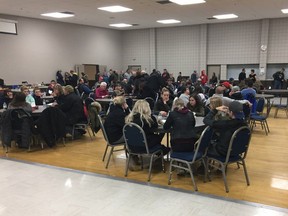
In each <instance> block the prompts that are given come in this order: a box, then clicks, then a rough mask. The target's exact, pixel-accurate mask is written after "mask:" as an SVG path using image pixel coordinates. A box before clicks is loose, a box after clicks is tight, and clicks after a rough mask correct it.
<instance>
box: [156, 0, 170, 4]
mask: <svg viewBox="0 0 288 216" xmlns="http://www.w3.org/2000/svg"><path fill="white" fill-rule="evenodd" d="M157 3H158V4H170V3H172V2H170V1H169V0H163V1H157Z"/></svg>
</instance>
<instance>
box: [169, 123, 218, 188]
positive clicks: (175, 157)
mask: <svg viewBox="0 0 288 216" xmlns="http://www.w3.org/2000/svg"><path fill="white" fill-rule="evenodd" d="M212 134H213V130H212V129H211V128H210V127H209V126H208V127H206V128H205V129H204V131H203V132H202V134H201V136H200V138H199V139H198V141H197V142H196V143H195V150H194V151H193V152H173V149H172V153H171V155H170V158H171V159H170V167H169V176H168V184H169V185H170V184H171V176H172V167H174V168H179V169H183V170H186V171H188V172H189V173H190V176H191V179H192V183H193V186H194V190H195V191H198V188H197V185H196V182H195V180H194V176H193V171H192V165H193V164H195V163H197V162H198V161H202V162H203V165H204V168H205V171H206V170H207V169H206V162H205V156H206V150H207V148H208V145H209V143H210V141H211V137H212ZM184 165H186V166H184ZM204 182H206V173H205V176H204Z"/></svg>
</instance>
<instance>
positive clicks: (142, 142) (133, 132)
mask: <svg viewBox="0 0 288 216" xmlns="http://www.w3.org/2000/svg"><path fill="white" fill-rule="evenodd" d="M123 135H124V139H125V147H126V150H127V153H128V158H127V160H126V167H125V176H127V175H128V167H129V163H130V159H131V156H132V155H137V156H140V157H141V158H142V157H143V156H148V157H149V158H150V163H149V172H148V179H147V180H148V181H150V179H151V170H152V165H153V159H154V158H155V157H157V158H158V157H161V159H162V169H163V172H165V166H164V157H163V151H162V145H161V144H159V145H155V146H153V147H149V146H148V143H147V139H146V135H145V132H144V131H143V129H142V128H141V127H140V126H139V125H137V124H135V123H128V124H126V125H125V126H124V127H123ZM142 169H143V160H142Z"/></svg>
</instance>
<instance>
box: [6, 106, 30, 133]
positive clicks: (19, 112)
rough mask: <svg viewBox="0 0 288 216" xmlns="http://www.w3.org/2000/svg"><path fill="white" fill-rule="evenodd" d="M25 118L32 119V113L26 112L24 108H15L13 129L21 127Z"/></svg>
mask: <svg viewBox="0 0 288 216" xmlns="http://www.w3.org/2000/svg"><path fill="white" fill-rule="evenodd" d="M23 119H29V120H31V121H32V117H31V115H30V113H28V112H26V111H25V110H24V109H13V110H12V111H11V122H12V129H14V130H19V129H21V127H22V122H23Z"/></svg>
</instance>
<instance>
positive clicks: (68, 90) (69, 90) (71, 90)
mask: <svg viewBox="0 0 288 216" xmlns="http://www.w3.org/2000/svg"><path fill="white" fill-rule="evenodd" d="M71 93H74V88H73V86H71V85H67V86H65V87H64V94H65V95H68V94H71Z"/></svg>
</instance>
